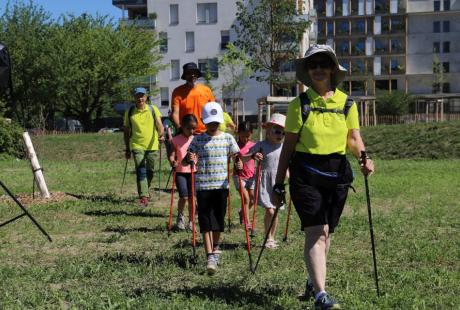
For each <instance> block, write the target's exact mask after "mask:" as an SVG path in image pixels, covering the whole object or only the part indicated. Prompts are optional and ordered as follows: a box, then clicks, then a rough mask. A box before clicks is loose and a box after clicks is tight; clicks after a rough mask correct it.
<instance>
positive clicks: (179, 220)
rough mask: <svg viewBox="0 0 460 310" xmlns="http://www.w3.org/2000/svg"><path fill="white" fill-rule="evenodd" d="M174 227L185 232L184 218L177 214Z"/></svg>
mask: <svg viewBox="0 0 460 310" xmlns="http://www.w3.org/2000/svg"><path fill="white" fill-rule="evenodd" d="M176 226H177V229H179V230H185V221H184V216H183V215H182V214H179V215H178V216H177V219H176Z"/></svg>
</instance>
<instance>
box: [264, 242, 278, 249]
mask: <svg viewBox="0 0 460 310" xmlns="http://www.w3.org/2000/svg"><path fill="white" fill-rule="evenodd" d="M277 247H278V244H277V243H276V241H275V240H267V243H265V248H267V249H270V250H274V249H276V248H277Z"/></svg>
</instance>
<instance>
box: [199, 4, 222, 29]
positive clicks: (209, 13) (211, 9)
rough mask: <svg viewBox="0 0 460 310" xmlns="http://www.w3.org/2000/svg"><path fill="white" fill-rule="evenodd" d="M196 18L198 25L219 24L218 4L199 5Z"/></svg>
mask: <svg viewBox="0 0 460 310" xmlns="http://www.w3.org/2000/svg"><path fill="white" fill-rule="evenodd" d="M196 16H197V23H198V24H215V23H217V3H198V4H197V5H196Z"/></svg>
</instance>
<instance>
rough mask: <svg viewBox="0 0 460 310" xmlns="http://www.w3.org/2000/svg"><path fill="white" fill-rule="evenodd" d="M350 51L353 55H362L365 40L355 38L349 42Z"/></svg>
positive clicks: (364, 49)
mask: <svg viewBox="0 0 460 310" xmlns="http://www.w3.org/2000/svg"><path fill="white" fill-rule="evenodd" d="M351 52H352V55H353V56H362V55H365V54H366V40H365V39H364V38H363V39H357V40H354V41H353V42H352V43H351Z"/></svg>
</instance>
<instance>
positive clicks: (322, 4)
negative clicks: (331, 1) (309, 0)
mask: <svg viewBox="0 0 460 310" xmlns="http://www.w3.org/2000/svg"><path fill="white" fill-rule="evenodd" d="M314 7H315V9H316V12H317V14H318V16H326V1H324V0H315V1H314Z"/></svg>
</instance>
